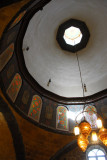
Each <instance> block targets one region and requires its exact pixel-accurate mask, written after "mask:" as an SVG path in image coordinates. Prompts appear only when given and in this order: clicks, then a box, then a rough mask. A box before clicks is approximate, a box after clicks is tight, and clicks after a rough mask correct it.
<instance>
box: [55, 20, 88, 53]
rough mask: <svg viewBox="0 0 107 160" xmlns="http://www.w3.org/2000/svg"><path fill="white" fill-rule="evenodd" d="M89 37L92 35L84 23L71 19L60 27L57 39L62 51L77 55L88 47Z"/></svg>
mask: <svg viewBox="0 0 107 160" xmlns="http://www.w3.org/2000/svg"><path fill="white" fill-rule="evenodd" d="M72 27H73V28H72ZM69 30H70V31H69ZM73 33H75V34H73ZM89 37H90V33H89V30H88V28H87V26H86V24H85V23H84V22H82V21H79V20H76V19H70V20H68V21H66V22H64V23H62V24H61V25H60V26H59V28H58V31H57V36H56V39H57V41H58V43H59V45H60V47H61V48H62V49H64V50H66V51H70V52H73V53H75V52H77V51H79V50H81V49H83V48H84V47H86V45H87V43H88V40H89Z"/></svg>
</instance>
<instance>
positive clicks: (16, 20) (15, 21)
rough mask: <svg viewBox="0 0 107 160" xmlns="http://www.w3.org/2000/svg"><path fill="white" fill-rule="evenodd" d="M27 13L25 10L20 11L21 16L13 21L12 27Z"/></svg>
mask: <svg viewBox="0 0 107 160" xmlns="http://www.w3.org/2000/svg"><path fill="white" fill-rule="evenodd" d="M25 13H26V11H23V12H22V13H20V14H19V16H18V17H17V18H16V19H15V20H14V21H13V23H12V25H11V26H10V28H12V27H14V26H15V25H16V24H17V23H18V22H19V21H20V20H21V19H22V18H23V16H24V14H25Z"/></svg>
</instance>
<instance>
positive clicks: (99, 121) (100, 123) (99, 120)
mask: <svg viewBox="0 0 107 160" xmlns="http://www.w3.org/2000/svg"><path fill="white" fill-rule="evenodd" d="M96 123H97V127H98V128H102V120H101V119H100V118H97V120H96Z"/></svg>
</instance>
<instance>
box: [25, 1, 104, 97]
mask: <svg viewBox="0 0 107 160" xmlns="http://www.w3.org/2000/svg"><path fill="white" fill-rule="evenodd" d="M70 18H74V19H78V20H82V21H84V22H85V23H86V25H87V27H88V28H89V31H90V39H89V42H88V44H87V46H86V48H84V49H82V50H81V51H79V52H78V56H79V61H80V67H81V72H82V77H83V82H84V83H85V84H86V86H87V92H86V93H85V95H86V96H88V95H92V94H94V93H96V92H99V91H102V90H104V89H105V88H107V0H53V1H51V2H50V3H49V4H47V5H46V6H45V7H44V8H43V10H42V11H39V12H38V13H36V14H35V15H34V16H33V18H32V19H31V20H30V22H29V25H28V28H27V31H26V34H25V37H24V40H23V48H26V47H27V46H29V48H30V49H29V51H24V53H23V54H24V59H25V64H26V67H27V69H28V71H29V73H30V74H31V75H32V76H33V77H34V79H35V80H36V81H37V82H38V83H39V84H40V85H41V86H42V87H44V88H45V89H47V90H49V91H51V92H53V93H56V94H57V95H60V96H63V97H82V96H83V95H82V88H81V81H80V75H79V69H78V65H77V60H76V55H75V54H74V53H70V52H67V51H64V50H62V49H61V48H60V47H59V45H58V43H57V41H56V33H57V29H58V27H59V25H60V24H61V23H63V22H65V21H66V20H69V19H70ZM50 78H51V83H50V86H49V87H47V82H48V80H49V79H50Z"/></svg>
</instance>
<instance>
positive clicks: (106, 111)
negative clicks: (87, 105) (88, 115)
mask: <svg viewBox="0 0 107 160" xmlns="http://www.w3.org/2000/svg"><path fill="white" fill-rule="evenodd" d="M101 113H102V115H103V118H104V119H107V105H104V106H102V107H101Z"/></svg>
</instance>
